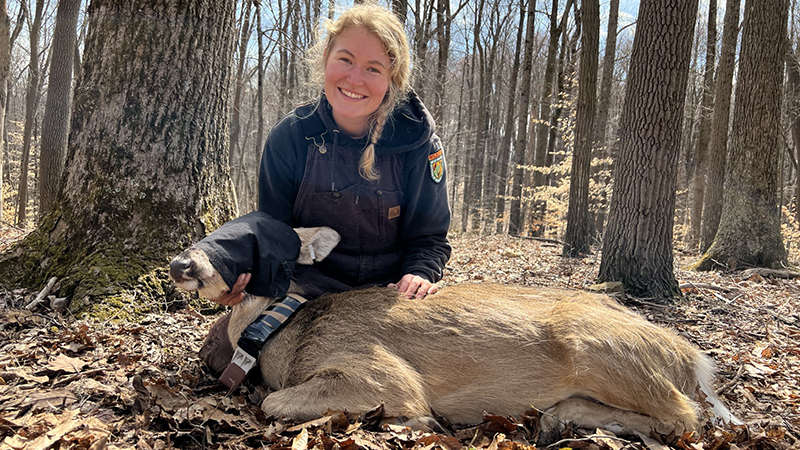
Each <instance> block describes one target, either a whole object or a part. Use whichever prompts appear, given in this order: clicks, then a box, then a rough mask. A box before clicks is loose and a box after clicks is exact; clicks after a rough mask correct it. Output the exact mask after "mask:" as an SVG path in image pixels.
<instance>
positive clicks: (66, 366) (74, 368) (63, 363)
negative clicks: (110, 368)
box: [47, 354, 89, 373]
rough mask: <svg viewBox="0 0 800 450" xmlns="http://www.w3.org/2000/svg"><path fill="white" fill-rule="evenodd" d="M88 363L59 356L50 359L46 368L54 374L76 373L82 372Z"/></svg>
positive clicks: (62, 355)
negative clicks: (54, 372)
mask: <svg viewBox="0 0 800 450" xmlns="http://www.w3.org/2000/svg"><path fill="white" fill-rule="evenodd" d="M88 364H89V363H87V362H86V361H84V360H82V359H80V358H70V357H69V356H67V355H64V354H60V355H58V356H56V357H55V358H54V359H52V360H51V361H50V362H49V363H48V364H47V367H48V368H49V369H50V370H54V371H56V372H58V371H61V372H68V373H78V372H80V371H81V370H83V368H84V367H86V366H87V365H88Z"/></svg>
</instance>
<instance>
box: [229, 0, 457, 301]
mask: <svg viewBox="0 0 800 450" xmlns="http://www.w3.org/2000/svg"><path fill="white" fill-rule="evenodd" d="M327 31H328V33H327V36H326V37H325V38H324V39H322V40H321V41H320V43H319V44H318V45H317V46H316V47H315V48H314V49H312V58H311V66H312V70H313V72H314V74H315V78H316V80H317V81H318V82H319V84H320V86H322V92H321V95H320V97H319V99H318V100H317V101H316V102H313V103H310V104H307V105H303V106H300V107H298V108H297V109H295V110H294V111H293V112H292V113H291V114H289V115H288V116H287V117H285V118H284V119H283V120H282V121H281V122H280V123H278V124H277V125H276V126H275V127H274V128H273V129H272V131H271V132H270V135H269V137H268V138H267V142H266V146H265V149H264V153H263V156H262V161H261V171H260V176H259V210H261V211H264V212H266V213H267V214H269V215H271V216H272V217H273V218H275V219H277V220H280V221H282V222H284V223H287V224H289V225H291V226H293V227H314V226H329V227H331V228H333V229H335V230H336V231H337V232H339V234H340V235H341V236H342V241H341V243H340V244H339V246H338V247H337V248H336V249H335V250H334V252H333V253H331V255H330V256H328V258H326V260H324V261H322V262H321V263H317V264H315V265H314V266H313V267H307V266H302V267H298V268H297V269H296V272H295V274H294V280H295V282H296V283H297V284H299V285H300V286H301V287H302V288H303V289H304V291H305V293H306V295H308V296H309V297H312V298H313V297H317V296H319V295H321V294H324V293H326V292H341V291H345V290H349V289H353V288H355V287H361V286H369V285H390V286H394V287H396V288H397V289H398V290H399V292H400V293H402V294H405V295H406V296H408V297H417V298H422V297H425V296H426V295H429V294H433V293H435V292H436V291H437V290H438V287H437V285H436V284H435V283H436V282H437V281H439V280H440V279H441V277H442V271H443V269H444V266H445V264H446V262H447V260H448V259H449V257H450V245H449V243H448V241H447V229H448V227H449V223H450V212H449V206H448V203H447V195H446V187H445V178H446V177H445V167H444V157H443V154H442V146H441V143H440V141H439V138H438V137H437V136H436V135H435V134H434V123H433V119H432V118H431V115H430V114H429V113H428V111H427V109H426V108H425V106H424V105H423V104H422V102H420V100H419V98H418V97H417V96H416V94H414V93H413V92H412V91H411V89H410V74H411V68H410V54H409V47H408V40H407V38H406V35H405V32H404V30H403V26H402V24H401V23H400V21H399V20H398V19H397V18H396V17H395V16H394V14H392V13H391V12H390V11H388V10H386V9H384V8H382V7H380V6H377V5H374V4H361V5H357V6H354V7H353V8H351V9H349V10H347V11H346V12H345V13H343V14H342V16H341V17H339V18H338V19H337V20H336V21H334V22H329V23H328V24H327ZM249 279H250V275H249V274H243V275H242V276H240V277H239V279H238V280H237V282H236V284H235V285H234V287H233V288H232V289H231V293H230V294H228V295H226V296H223V297H220V298H217V299H214V300H215V301H217V302H219V303H222V304H226V305H233V304H236V303H238V302H240V301H241V300H242V299H243V298H244V292H243V291H244V286H246V285H247V283H248V282H249Z"/></svg>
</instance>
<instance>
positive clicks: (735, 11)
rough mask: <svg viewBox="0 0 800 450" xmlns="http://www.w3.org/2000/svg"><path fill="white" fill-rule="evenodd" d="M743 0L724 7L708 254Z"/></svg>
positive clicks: (704, 231) (707, 207) (717, 212)
mask: <svg viewBox="0 0 800 450" xmlns="http://www.w3.org/2000/svg"><path fill="white" fill-rule="evenodd" d="M740 4H741V2H740V0H728V2H727V3H726V5H725V19H724V20H725V24H724V27H725V28H724V30H723V31H722V48H721V50H720V57H719V67H718V68H717V86H716V91H715V93H714V117H713V118H712V119H711V140H710V141H709V143H708V172H707V175H706V189H705V198H704V199H703V223H702V226H701V233H700V251H701V252H703V253H705V251H706V250H708V247H710V246H711V243H712V242H713V241H714V236H716V234H717V227H718V226H719V218H720V216H721V215H722V192H723V190H722V188H723V185H724V182H725V166H726V163H727V159H728V156H727V155H728V124H729V123H730V115H731V92H732V90H733V70H734V68H735V66H736V42H737V41H738V40H739V11H740Z"/></svg>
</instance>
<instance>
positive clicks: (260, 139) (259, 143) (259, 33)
mask: <svg viewBox="0 0 800 450" xmlns="http://www.w3.org/2000/svg"><path fill="white" fill-rule="evenodd" d="M255 4H256V39H257V41H258V67H257V68H256V70H257V72H258V75H257V77H258V78H257V89H256V95H257V96H258V98H257V99H256V104H257V105H258V106H257V108H258V125H257V127H258V128H257V130H256V152H257V154H260V153H261V151H262V148H263V146H264V71H265V70H266V66H265V65H264V30H262V29H261V2H255ZM260 168H261V165H260V164H256V178H258V171H259V169H260Z"/></svg>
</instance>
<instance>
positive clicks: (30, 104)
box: [17, 0, 44, 228]
mask: <svg viewBox="0 0 800 450" xmlns="http://www.w3.org/2000/svg"><path fill="white" fill-rule="evenodd" d="M43 13H44V0H38V1H37V2H36V11H35V13H34V16H33V21H32V22H29V24H30V29H29V35H30V64H28V86H27V88H26V91H25V127H24V129H23V134H22V163H21V164H20V169H19V170H20V176H19V201H18V204H17V208H18V210H17V225H18V226H20V227H22V228H26V226H27V216H28V165H29V162H30V156H31V145H32V141H33V129H34V126H35V118H36V103H37V102H38V100H39V81H40V78H41V69H40V67H39V35H40V34H41V31H42V15H43Z"/></svg>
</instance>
